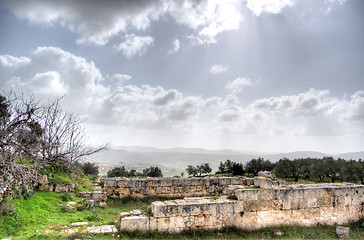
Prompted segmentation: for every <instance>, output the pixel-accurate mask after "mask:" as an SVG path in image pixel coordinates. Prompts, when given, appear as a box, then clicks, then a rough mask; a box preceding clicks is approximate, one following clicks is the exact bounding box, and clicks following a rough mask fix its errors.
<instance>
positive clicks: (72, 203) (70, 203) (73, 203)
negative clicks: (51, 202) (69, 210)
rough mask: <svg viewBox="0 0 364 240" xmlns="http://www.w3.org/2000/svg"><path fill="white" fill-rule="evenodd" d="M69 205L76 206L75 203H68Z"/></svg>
mask: <svg viewBox="0 0 364 240" xmlns="http://www.w3.org/2000/svg"><path fill="white" fill-rule="evenodd" d="M68 204H69V205H76V203H75V202H68Z"/></svg>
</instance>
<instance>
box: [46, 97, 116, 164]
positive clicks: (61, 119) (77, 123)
mask: <svg viewBox="0 0 364 240" xmlns="http://www.w3.org/2000/svg"><path fill="white" fill-rule="evenodd" d="M61 99H62V98H58V99H56V100H54V101H52V102H49V104H48V105H46V106H44V107H43V114H42V117H41V119H42V125H43V129H44V133H43V140H42V157H43V162H45V163H47V164H48V165H49V164H57V165H60V166H62V167H63V168H68V169H69V167H70V166H71V164H72V163H74V162H76V161H78V160H80V159H81V158H82V157H86V156H89V155H92V154H94V153H97V152H100V151H102V150H105V149H107V148H108V146H109V145H108V144H104V145H102V146H100V147H97V148H95V147H92V146H91V145H89V144H87V142H88V141H87V140H88V139H87V137H86V133H85V131H84V129H83V127H82V123H83V122H84V119H82V118H81V117H80V116H78V115H76V114H73V113H67V112H64V111H63V110H62V108H61V107H60V101H61Z"/></svg>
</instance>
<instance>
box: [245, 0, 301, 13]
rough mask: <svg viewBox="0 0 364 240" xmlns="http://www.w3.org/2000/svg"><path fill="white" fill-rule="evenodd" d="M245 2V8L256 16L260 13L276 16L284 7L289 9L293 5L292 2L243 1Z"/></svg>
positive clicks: (290, 0) (268, 0)
mask: <svg viewBox="0 0 364 240" xmlns="http://www.w3.org/2000/svg"><path fill="white" fill-rule="evenodd" d="M244 1H246V2H247V4H246V5H247V7H248V8H249V9H250V10H251V11H252V12H253V13H254V14H255V15H257V16H260V14H261V13H262V12H267V13H272V14H278V13H280V12H281V11H282V10H283V9H284V8H285V7H290V6H292V5H293V4H294V1H293V0H244Z"/></svg>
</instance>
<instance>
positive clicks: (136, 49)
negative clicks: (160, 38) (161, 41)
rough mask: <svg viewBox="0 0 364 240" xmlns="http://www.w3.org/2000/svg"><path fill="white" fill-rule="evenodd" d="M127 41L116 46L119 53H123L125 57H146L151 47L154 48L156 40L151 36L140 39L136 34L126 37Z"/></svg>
mask: <svg viewBox="0 0 364 240" xmlns="http://www.w3.org/2000/svg"><path fill="white" fill-rule="evenodd" d="M125 38H126V40H125V41H124V42H122V43H120V44H119V45H118V46H115V49H116V50H117V51H122V52H123V53H124V54H125V56H127V57H133V56H134V55H139V56H141V55H144V54H145V53H146V51H147V50H148V48H149V47H151V46H153V43H154V38H152V37H150V36H145V37H140V36H136V35H134V34H130V35H126V36H125Z"/></svg>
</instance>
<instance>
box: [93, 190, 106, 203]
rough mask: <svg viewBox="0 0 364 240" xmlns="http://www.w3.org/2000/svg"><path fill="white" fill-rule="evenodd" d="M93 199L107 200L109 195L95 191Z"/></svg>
mask: <svg viewBox="0 0 364 240" xmlns="http://www.w3.org/2000/svg"><path fill="white" fill-rule="evenodd" d="M91 198H92V200H94V201H96V202H105V201H106V200H107V195H106V194H105V193H104V192H101V191H95V192H93V193H92V195H91Z"/></svg>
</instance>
